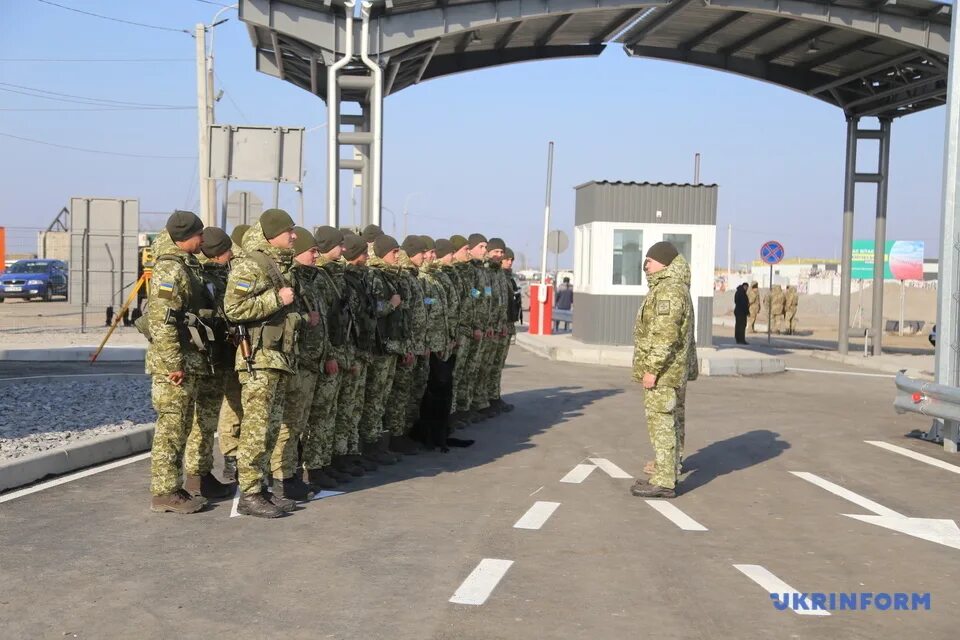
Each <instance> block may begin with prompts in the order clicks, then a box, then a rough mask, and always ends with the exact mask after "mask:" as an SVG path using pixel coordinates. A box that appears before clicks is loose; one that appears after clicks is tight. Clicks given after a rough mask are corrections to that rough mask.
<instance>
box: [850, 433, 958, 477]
mask: <svg viewBox="0 0 960 640" xmlns="http://www.w3.org/2000/svg"><path fill="white" fill-rule="evenodd" d="M864 442H866V443H867V444H872V445H873V446H875V447H880V448H881V449H886V450H887V451H893V452H894V453H899V454H900V455H902V456H906V457H908V458H913V459H914V460H919V461H920V462H925V463H927V464H929V465H931V466H933V467H939V468H940V469H946V470H947V471H951V472H953V473H960V467H958V466H956V465H953V464H950V463H949V462H944V461H943V460H937V459H936V458H932V457H930V456H925V455H923V454H922V453H917V452H916V451H911V450H910V449H905V448H904V447H898V446H897V445H895V444H890V443H889V442H881V441H880V440H864Z"/></svg>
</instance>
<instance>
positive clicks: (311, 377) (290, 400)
mask: <svg viewBox="0 0 960 640" xmlns="http://www.w3.org/2000/svg"><path fill="white" fill-rule="evenodd" d="M316 388H317V374H316V373H315V372H313V371H308V370H307V369H303V368H301V369H300V370H299V371H298V372H297V374H296V375H293V376H288V377H287V388H286V393H285V394H284V396H285V398H284V401H283V421H282V422H281V423H280V431H279V432H278V433H277V443H276V444H275V445H273V454H272V455H271V456H270V473H271V474H272V475H273V477H274V478H279V479H281V480H284V479H287V478H292V477H293V476H294V475H296V473H297V467H298V466H299V462H300V438H301V436H302V435H303V432H304V430H305V428H306V426H307V419H308V418H309V417H310V409H311V407H312V406H313V394H314V392H315V391H316Z"/></svg>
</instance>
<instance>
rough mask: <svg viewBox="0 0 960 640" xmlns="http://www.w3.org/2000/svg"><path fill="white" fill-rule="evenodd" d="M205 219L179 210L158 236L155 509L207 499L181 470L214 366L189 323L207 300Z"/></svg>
mask: <svg viewBox="0 0 960 640" xmlns="http://www.w3.org/2000/svg"><path fill="white" fill-rule="evenodd" d="M202 233H203V223H202V222H201V221H200V218H198V217H197V216H196V215H194V214H193V213H190V212H188V211H177V212H175V213H174V214H173V215H171V216H170V219H169V220H167V224H166V229H165V230H164V231H161V232H160V234H159V235H157V237H156V239H155V240H154V242H153V255H154V256H155V257H156V264H155V266H154V270H153V276H152V277H151V279H150V289H149V303H148V305H147V314H146V322H145V325H146V327H147V331H146V332H145V333H147V335H148V338H149V340H150V345H149V347H148V348H147V357H146V371H147V373H149V374H150V375H151V376H152V388H151V399H152V400H153V407H154V409H155V410H156V412H157V425H156V430H155V432H154V437H153V446H152V453H151V461H150V493H151V495H152V498H151V500H150V510H151V511H154V512H157V513H163V512H165V511H171V512H173V513H194V512H196V511H199V510H200V509H202V508H203V507H204V505H205V504H206V502H207V501H206V500H205V499H204V498H202V497H201V498H198V497H194V496H191V495H190V494H189V493H187V492H186V491H185V490H184V489H183V487H182V484H181V482H182V481H181V474H180V470H181V467H182V464H183V452H184V447H185V445H186V440H187V432H188V431H189V429H190V426H191V424H192V423H193V411H194V407H195V405H196V401H197V389H198V388H199V384H200V379H201V378H202V377H203V376H205V375H209V373H210V368H209V364H208V363H207V361H206V357H205V354H204V353H203V352H202V351H201V350H200V347H201V346H203V345H202V344H201V345H198V344H195V343H194V342H193V341H192V340H191V338H190V337H189V335H188V333H187V331H186V329H187V327H186V316H185V314H188V313H189V314H198V313H199V311H200V309H201V308H202V306H203V305H204V303H205V301H204V295H205V294H204V290H203V282H202V280H201V277H200V265H199V263H198V262H197V259H196V256H195V254H197V253H199V251H200V245H201V234H202Z"/></svg>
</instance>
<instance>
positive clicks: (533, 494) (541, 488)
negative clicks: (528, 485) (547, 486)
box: [530, 487, 543, 498]
mask: <svg viewBox="0 0 960 640" xmlns="http://www.w3.org/2000/svg"><path fill="white" fill-rule="evenodd" d="M541 491H543V487H540V488H539V489H537V490H536V491H534V492H533V493H531V494H530V497H531V498H532V497H533V496H535V495H537V494H538V493H540V492H541Z"/></svg>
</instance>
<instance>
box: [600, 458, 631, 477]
mask: <svg viewBox="0 0 960 640" xmlns="http://www.w3.org/2000/svg"><path fill="white" fill-rule="evenodd" d="M589 460H590V462H592V463H593V464H595V465H597V466H598V467H600V468H601V469H603V470H604V471H605V472H606V473H607V475H608V476H610V477H611V478H633V476H632V475H630V474H629V473H627V472H626V471H624V470H623V469H621V468H620V467H618V466H617V465H615V464H613V463H612V462H610V461H609V460H607V459H606V458H590V459H589Z"/></svg>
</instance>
